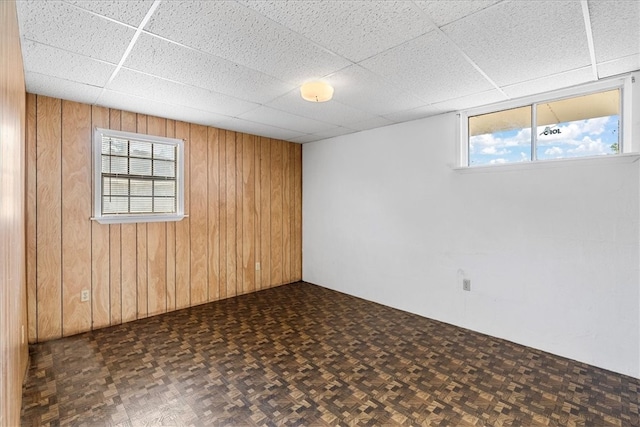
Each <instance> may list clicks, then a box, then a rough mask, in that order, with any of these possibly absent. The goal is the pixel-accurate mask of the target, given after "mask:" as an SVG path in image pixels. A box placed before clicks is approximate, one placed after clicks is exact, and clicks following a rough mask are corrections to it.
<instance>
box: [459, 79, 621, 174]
mask: <svg viewBox="0 0 640 427" xmlns="http://www.w3.org/2000/svg"><path fill="white" fill-rule="evenodd" d="M624 86H625V80H623V79H617V80H614V81H609V82H601V83H600V84H595V85H591V86H589V87H586V88H583V89H582V90H576V89H571V90H566V91H562V92H557V93H556V94H555V95H556V97H553V95H554V94H552V95H551V96H546V97H545V96H542V97H537V98H536V99H530V100H529V102H526V103H523V102H522V101H517V102H509V103H504V104H499V105H497V106H496V107H488V108H481V109H475V110H470V111H468V112H464V113H461V115H460V117H461V128H462V129H461V134H462V136H463V138H462V141H461V142H462V144H461V146H462V150H461V154H462V155H461V159H460V163H461V165H462V166H485V165H497V164H505V163H523V162H535V161H540V160H555V159H567V158H576V157H592V156H608V155H616V154H620V153H622V152H623V149H625V148H626V150H625V151H629V148H628V147H624V146H623V138H622V136H623V133H624V132H623V118H624V113H627V111H624V110H625V109H624V108H623V93H624V92H623V90H624ZM629 110H630V108H629ZM532 130H533V131H532ZM624 140H629V139H627V138H624Z"/></svg>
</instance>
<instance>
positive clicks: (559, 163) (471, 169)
mask: <svg viewBox="0 0 640 427" xmlns="http://www.w3.org/2000/svg"><path fill="white" fill-rule="evenodd" d="M638 160H640V153H625V154H616V155H609V156H593V157H574V158H570V159H554V160H536V161H534V162H519V163H504V164H491V165H479V166H455V167H452V168H451V169H452V170H454V171H455V172H457V173H462V174H467V173H470V174H475V173H494V172H510V171H522V170H533V169H551V168H562V167H567V166H570V165H582V166H596V165H597V166H599V165H606V164H627V163H635V162H637V161H638Z"/></svg>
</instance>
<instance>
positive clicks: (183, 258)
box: [176, 122, 191, 309]
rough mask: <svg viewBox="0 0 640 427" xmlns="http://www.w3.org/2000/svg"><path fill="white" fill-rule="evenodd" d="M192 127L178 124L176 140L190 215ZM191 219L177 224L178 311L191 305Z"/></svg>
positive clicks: (185, 206) (186, 206) (186, 207)
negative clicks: (181, 153)
mask: <svg viewBox="0 0 640 427" xmlns="http://www.w3.org/2000/svg"><path fill="white" fill-rule="evenodd" d="M190 132H191V127H190V126H189V124H188V123H185V122H177V123H176V138H180V139H182V140H184V159H183V163H184V210H185V213H186V214H190V211H191V208H190V200H191V197H190V196H191V193H190V182H191V179H190V176H191V174H190V160H191V157H190V152H191V138H190ZM190 222H191V218H189V217H187V218H184V219H182V221H178V222H177V223H176V309H180V308H185V307H189V306H190V305H191V246H190V245H191V226H190Z"/></svg>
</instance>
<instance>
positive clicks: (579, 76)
mask: <svg viewBox="0 0 640 427" xmlns="http://www.w3.org/2000/svg"><path fill="white" fill-rule="evenodd" d="M592 80H593V70H592V69H591V67H590V66H589V67H583V68H580V69H578V70H572V71H568V72H566V73H561V74H554V75H553V76H545V77H541V78H539V79H534V80H529V81H526V82H522V83H516V84H514V85H510V86H504V87H503V88H502V90H503V91H504V92H505V93H506V94H507V95H509V97H510V98H520V97H523V96H529V95H536V94H540V93H544V92H549V91H552V90H556V89H563V88H566V87H569V86H575V85H578V84H581V83H587V82H590V81H592Z"/></svg>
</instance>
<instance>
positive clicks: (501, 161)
mask: <svg viewBox="0 0 640 427" xmlns="http://www.w3.org/2000/svg"><path fill="white" fill-rule="evenodd" d="M489 163H491V164H492V165H495V164H501V163H507V159H502V158H500V159H493V160H491V161H490V162H489Z"/></svg>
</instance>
